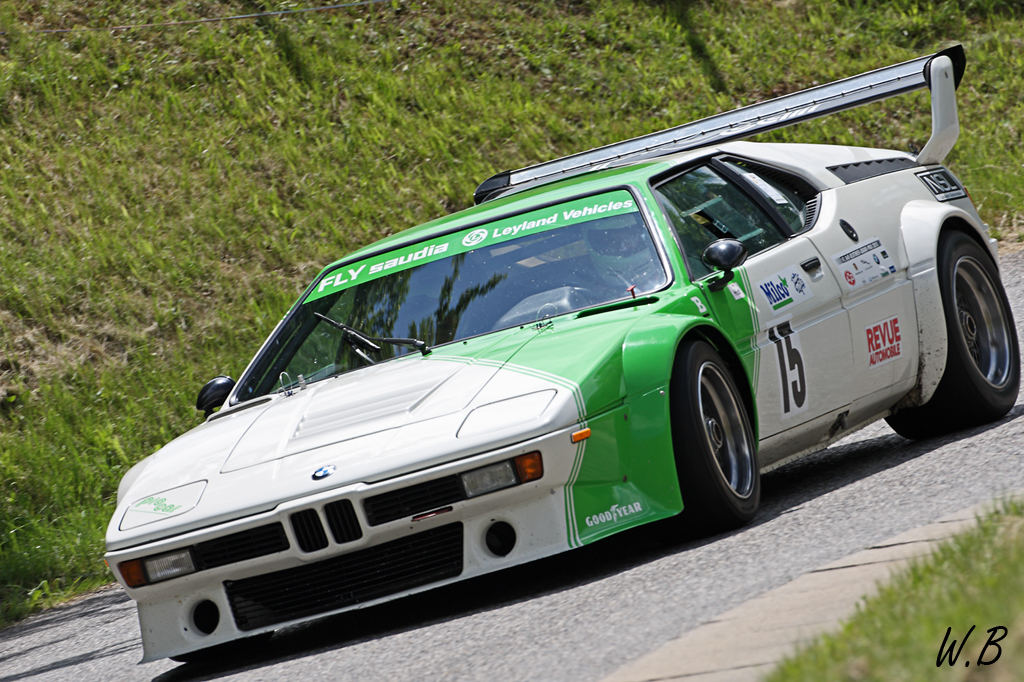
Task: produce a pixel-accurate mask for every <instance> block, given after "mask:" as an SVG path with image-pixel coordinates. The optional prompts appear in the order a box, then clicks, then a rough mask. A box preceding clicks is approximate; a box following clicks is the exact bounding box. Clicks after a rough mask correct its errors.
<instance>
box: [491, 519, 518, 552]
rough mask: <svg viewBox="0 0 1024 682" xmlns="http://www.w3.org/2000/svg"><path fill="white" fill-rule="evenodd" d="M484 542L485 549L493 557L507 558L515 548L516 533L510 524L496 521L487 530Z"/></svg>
mask: <svg viewBox="0 0 1024 682" xmlns="http://www.w3.org/2000/svg"><path fill="white" fill-rule="evenodd" d="M484 541H485V542H486V543H487V549H489V550H490V551H491V553H492V554H494V555H495V556H499V557H503V556H508V555H509V553H510V552H511V551H512V549H513V548H514V547H515V546H516V531H515V529H514V528H513V527H512V526H511V524H509V523H506V522H505V521H498V522H497V523H493V524H491V527H490V528H488V529H487V535H486V536H485V537H484Z"/></svg>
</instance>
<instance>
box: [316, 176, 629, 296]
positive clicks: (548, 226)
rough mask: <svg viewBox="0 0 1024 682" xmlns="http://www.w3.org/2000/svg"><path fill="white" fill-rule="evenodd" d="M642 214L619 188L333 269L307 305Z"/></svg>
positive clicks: (317, 287) (318, 285) (320, 283)
mask: <svg viewBox="0 0 1024 682" xmlns="http://www.w3.org/2000/svg"><path fill="white" fill-rule="evenodd" d="M638 210H639V209H638V208H637V206H636V202H635V201H634V200H633V196H632V195H631V194H630V193H629V192H627V191H626V190H616V191H614V192H607V193H605V194H598V195H596V196H591V197H586V198H585V199H577V200H576V201H570V202H567V203H565V204H559V205H557V206H551V207H549V208H544V209H541V210H539V211H531V212H529V213H521V214H519V215H517V216H514V217H512V218H505V219H504V220H498V221H495V222H493V223H490V224H488V225H484V226H480V227H474V228H469V229H466V230H463V231H461V232H455V233H453V234H447V235H445V236H443V237H436V238H434V239H428V240H426V241H422V242H418V243H416V244H412V245H410V246H405V247H402V248H400V249H396V250H394V251H389V252H388V253H382V254H379V255H376V256H371V257H370V258H366V259H364V260H361V261H356V262H355V263H350V264H348V265H345V266H342V267H341V268H338V269H336V270H331V271H330V272H329V273H327V274H326V275H324V277H323V278H322V279H321V280H320V281H319V282H317V284H316V286H315V287H314V288H313V291H312V292H310V294H309V296H307V297H306V300H305V301H303V303H309V302H310V301H315V300H317V299H319V298H323V297H324V296H329V295H331V294H334V293H337V292H339V291H342V290H344V289H348V288H349V287H352V286H355V285H357V284H362V283H364V282H369V281H372V280H375V279H378V278H380V277H384V276H385V275H390V274H392V273H395V272H401V271H402V270H408V269H409V268H413V267H416V266H419V265H423V264H425V263H430V262H432V261H436V260H441V259H442V258H450V257H451V256H454V255H457V254H460V253H466V252H468V251H472V250H474V249H479V248H484V247H488V246H491V245H494V244H500V243H502V242H507V241H509V240H512V239H516V238H518V237H524V236H526V235H528V234H535V233H538V232H546V231H548V230H555V229H558V228H560V227H566V226H567V225H574V224H576V223H582V222H585V221H588V220H595V219H597V218H610V217H612V216H616V215H623V214H626V213H634V212H637V211H638Z"/></svg>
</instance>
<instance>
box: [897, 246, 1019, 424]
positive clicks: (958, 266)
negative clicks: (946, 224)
mask: <svg viewBox="0 0 1024 682" xmlns="http://www.w3.org/2000/svg"><path fill="white" fill-rule="evenodd" d="M938 275H939V290H940V292H941V294H942V309H943V311H945V316H946V338H947V340H948V342H947V350H946V367H945V369H944V370H943V373H942V379H941V380H940V381H939V385H938V388H936V389H935V395H933V396H932V398H931V400H929V401H928V402H927V403H925V404H924V405H922V406H920V407H914V408H910V409H906V410H900V411H899V412H897V413H896V414H894V415H892V416H890V417H888V418H887V419H886V421H887V422H889V426H891V427H892V429H893V431H895V432H896V433H898V434H900V435H901V436H903V437H904V438H931V437H935V436H941V435H943V434H946V433H949V432H951V431H956V430H958V429H964V428H968V427H971V426H978V425H980V424H987V423H988V422H991V421H995V420H997V419H999V418H1000V417H1002V416H1004V415H1005V414H1006V413H1007V412H1009V411H1010V408H1012V407H1013V404H1014V403H1015V402H1016V400H1017V392H1018V391H1019V390H1020V348H1019V346H1018V343H1017V328H1016V325H1014V322H1013V315H1012V313H1011V312H1010V304H1009V302H1008V301H1007V300H1006V292H1005V291H1004V290H1003V284H1002V282H1001V281H1000V279H999V271H998V270H997V269H996V266H995V263H993V262H992V258H991V257H990V256H989V254H988V253H987V252H986V251H985V250H984V249H983V248H982V247H981V246H979V245H978V243H977V242H975V241H974V240H973V239H971V238H970V237H969V236H968V235H966V234H964V233H963V232H959V231H956V230H949V231H946V232H943V233H942V234H941V235H940V237H939V248H938Z"/></svg>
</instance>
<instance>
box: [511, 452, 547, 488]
mask: <svg viewBox="0 0 1024 682" xmlns="http://www.w3.org/2000/svg"><path fill="white" fill-rule="evenodd" d="M512 461H513V462H515V464H516V473H517V474H519V482H520V483H526V482H527V481H536V480H537V479H538V478H540V477H541V476H543V475H544V462H543V461H541V458H540V453H539V452H530V453H527V454H525V455H519V456H518V457H516V458H515V459H514V460H512Z"/></svg>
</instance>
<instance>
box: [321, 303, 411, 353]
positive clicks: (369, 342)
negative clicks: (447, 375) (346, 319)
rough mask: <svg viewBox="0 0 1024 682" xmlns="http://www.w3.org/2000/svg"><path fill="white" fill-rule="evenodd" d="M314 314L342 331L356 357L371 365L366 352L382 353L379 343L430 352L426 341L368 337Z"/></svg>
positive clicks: (324, 316)
mask: <svg viewBox="0 0 1024 682" xmlns="http://www.w3.org/2000/svg"><path fill="white" fill-rule="evenodd" d="M313 314H314V315H316V316H317V317H319V318H320V319H321V320H323V321H324V322H326V323H327V324H329V325H331V326H332V327H334V328H335V329H338V330H340V331H341V332H342V334H344V335H345V336H344V338H345V342H346V343H348V345H349V346H351V347H352V350H353V351H355V353H356V355H358V356H359V357H361V358H362V359H363V360H366V361H367V362H368V363H370V364H371V365H372V364H374V361H373V360H372V359H371V358H370V356H369V355H367V354H366V352H365V351H371V352H378V351H380V346H378V345H377V344H378V343H386V344H388V345H390V346H408V347H410V348H412V349H414V350H418V351H419V352H420V353H421V354H422V355H426V354H427V353H429V352H430V346H428V345H427V343H426V341H421V340H420V339H393V338H376V337H373V336H367V335H366V334H364V333H363V332H361V331H359V330H358V329H356V328H355V327H350V326H348V325H347V324H343V323H341V322H337V321H335V320H332V319H331V318H329V317H327V316H326V315H321V314H320V313H313Z"/></svg>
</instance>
